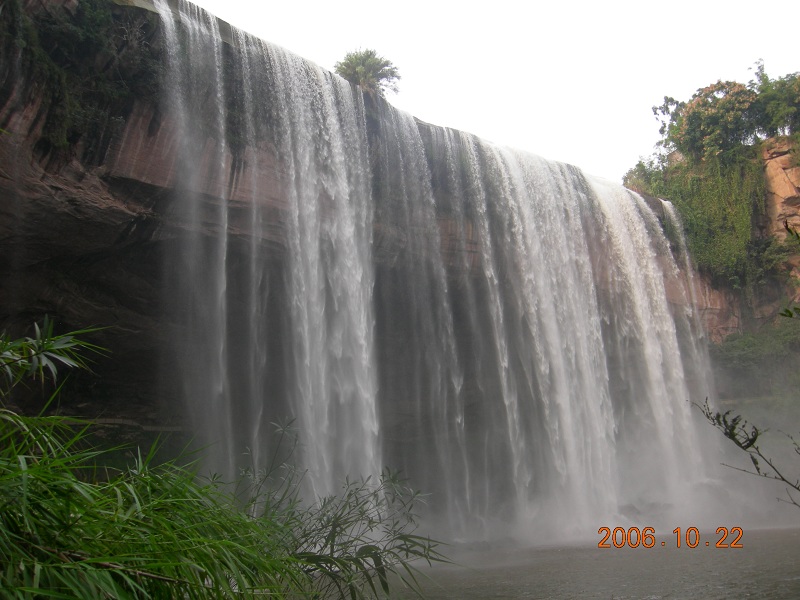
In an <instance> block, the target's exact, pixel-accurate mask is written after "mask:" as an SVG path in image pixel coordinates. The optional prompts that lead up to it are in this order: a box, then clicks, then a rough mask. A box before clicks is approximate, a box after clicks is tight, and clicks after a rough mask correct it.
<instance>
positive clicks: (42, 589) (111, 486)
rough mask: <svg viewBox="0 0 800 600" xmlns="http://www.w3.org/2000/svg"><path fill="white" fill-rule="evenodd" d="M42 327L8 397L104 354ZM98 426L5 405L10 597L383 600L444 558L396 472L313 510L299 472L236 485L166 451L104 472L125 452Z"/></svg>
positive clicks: (2, 567)
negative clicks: (92, 354)
mask: <svg viewBox="0 0 800 600" xmlns="http://www.w3.org/2000/svg"><path fill="white" fill-rule="evenodd" d="M35 329H36V333H35V335H34V337H30V338H23V339H20V340H12V339H9V338H8V337H7V336H5V335H4V336H3V337H2V345H0V349H2V352H0V356H2V363H0V367H1V368H2V371H3V373H4V377H5V383H6V385H5V386H3V387H4V389H5V390H6V391H7V390H8V389H9V388H10V387H12V386H13V385H15V384H16V383H17V382H19V381H20V380H21V379H22V378H24V377H35V378H37V379H38V378H42V377H44V376H45V374H46V373H50V374H51V375H53V376H54V377H55V375H56V374H57V371H58V367H60V366H67V367H78V368H80V367H85V364H86V363H85V361H84V360H83V359H82V358H81V356H80V352H79V351H80V350H81V349H90V350H96V349H97V348H96V347H95V346H93V345H91V344H89V343H87V342H85V341H82V340H80V339H79V338H78V337H76V336H77V335H79V334H82V333H85V332H88V331H90V330H83V331H81V332H73V333H71V334H67V335H63V336H56V335H53V331H52V324H51V323H49V322H46V323H45V325H44V326H43V327H38V326H37V327H36V328H35ZM76 427H77V428H76ZM89 427H90V426H89V424H88V423H85V424H80V423H79V422H77V421H76V420H75V419H66V418H63V417H56V416H49V417H48V416H37V417H26V416H21V415H19V414H17V413H14V412H12V411H10V410H7V409H5V408H0V571H1V572H0V578H2V581H3V594H4V595H3V597H5V598H19V599H33V598H45V597H49V598H82V599H83V598H86V599H94V598H97V599H108V598H115V599H138V598H141V599H145V598H147V599H150V598H164V599H168V598H170V599H171V598H191V599H194V598H215V599H217V598H254V597H261V596H269V597H274V598H299V597H309V598H319V599H322V598H351V599H359V598H373V597H374V598H377V597H379V596H381V595H384V594H385V595H388V594H389V592H390V583H391V582H392V581H393V579H391V578H390V577H391V576H392V575H396V576H398V577H399V579H400V580H401V581H404V582H405V583H406V584H407V585H409V586H410V587H412V588H413V589H415V590H418V586H417V585H416V580H415V578H414V569H413V565H412V563H413V562H414V561H417V560H423V561H426V562H428V563H430V562H431V561H441V560H444V558H443V557H442V555H441V554H439V552H438V551H437V550H436V547H437V544H436V542H434V541H432V540H430V539H429V538H426V537H422V536H419V535H416V534H415V533H414V530H415V529H416V522H415V516H414V508H415V505H416V503H418V502H419V501H420V498H419V494H417V493H415V492H413V491H412V490H411V489H410V488H408V487H406V486H405V485H404V483H403V482H402V481H400V480H399V479H398V477H397V476H396V475H394V474H391V473H389V472H387V473H384V474H383V475H382V476H381V478H380V479H379V480H378V481H370V480H366V481H359V482H355V483H354V482H345V484H344V486H343V490H342V493H341V494H340V495H338V496H335V497H329V498H324V499H321V500H320V501H319V502H318V503H316V504H310V505H309V504H306V503H304V502H302V500H301V498H300V496H299V489H300V486H299V483H300V479H301V478H300V477H298V476H297V474H296V473H295V472H294V471H293V470H292V469H290V468H289V467H287V466H282V467H280V468H277V469H271V470H269V471H268V472H265V473H259V474H253V473H249V474H248V475H249V478H247V479H244V480H243V481H242V482H240V484H239V486H238V487H236V488H234V490H233V491H231V487H230V486H223V485H221V484H219V483H218V482H217V481H215V480H212V481H202V480H200V479H199V478H198V477H197V475H196V473H195V471H194V469H193V468H192V465H189V466H188V467H187V466H182V465H181V464H180V463H179V460H170V461H166V462H163V463H160V464H156V462H155V460H154V457H155V455H156V448H153V449H151V451H150V453H149V454H147V455H146V456H142V455H141V453H137V454H138V458H137V459H136V460H135V461H134V462H133V464H131V465H130V466H128V467H126V468H123V469H121V470H115V469H112V468H109V467H104V466H103V465H105V464H109V463H110V462H113V460H114V458H113V456H111V455H112V454H114V452H113V451H109V450H97V449H93V448H92V447H91V446H90V445H89ZM116 450H118V449H116Z"/></svg>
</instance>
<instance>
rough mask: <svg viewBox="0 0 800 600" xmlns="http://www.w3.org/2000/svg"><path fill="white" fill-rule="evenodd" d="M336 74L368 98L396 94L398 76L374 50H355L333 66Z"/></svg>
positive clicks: (393, 67) (387, 61)
mask: <svg viewBox="0 0 800 600" xmlns="http://www.w3.org/2000/svg"><path fill="white" fill-rule="evenodd" d="M334 69H335V71H336V74H337V75H339V76H341V77H343V78H345V79H346V80H347V81H349V82H350V83H352V84H355V85H357V86H358V87H360V88H361V90H362V91H364V92H365V93H367V94H369V95H370V96H373V97H375V96H379V97H381V98H382V97H384V95H385V93H386V91H387V90H388V91H392V92H395V93H397V81H398V80H399V79H400V74H399V72H398V70H397V67H395V66H394V65H393V64H392V62H391V61H389V60H387V59H385V58H383V57H382V56H379V55H378V53H377V52H376V51H375V50H371V49H366V50H355V51H354V52H348V53H347V54H346V55H345V57H344V58H343V59H342V60H341V61H340V62H337V63H336V65H334Z"/></svg>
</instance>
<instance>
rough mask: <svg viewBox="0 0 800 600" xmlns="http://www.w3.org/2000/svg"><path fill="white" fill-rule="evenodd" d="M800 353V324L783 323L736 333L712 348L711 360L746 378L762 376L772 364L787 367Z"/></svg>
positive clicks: (781, 367) (794, 322) (782, 367)
mask: <svg viewBox="0 0 800 600" xmlns="http://www.w3.org/2000/svg"><path fill="white" fill-rule="evenodd" d="M798 352H800V321H783V320H781V321H780V322H779V323H777V324H776V325H775V326H770V327H766V328H764V329H762V330H760V331H758V332H755V333H741V334H733V335H730V336H728V337H727V338H725V341H723V342H722V343H720V344H718V345H715V346H712V347H711V355H712V359H713V360H714V361H715V362H716V363H718V364H719V365H720V366H722V367H724V368H726V369H729V370H731V371H735V372H738V373H739V374H740V375H741V376H743V377H753V376H755V375H758V374H760V373H761V374H763V373H764V371H765V370H766V369H769V367H770V365H774V366H775V367H776V369H777V370H781V369H784V368H785V367H786V363H785V361H786V360H787V357H789V356H791V355H794V354H796V353H798Z"/></svg>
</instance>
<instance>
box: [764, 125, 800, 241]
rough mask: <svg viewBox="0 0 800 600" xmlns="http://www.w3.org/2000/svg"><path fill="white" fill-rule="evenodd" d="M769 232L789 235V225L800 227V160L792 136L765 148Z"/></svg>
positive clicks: (783, 237)
mask: <svg viewBox="0 0 800 600" xmlns="http://www.w3.org/2000/svg"><path fill="white" fill-rule="evenodd" d="M763 159H764V173H765V176H766V187H767V197H766V209H767V218H768V225H767V227H768V230H767V233H768V235H774V236H775V237H776V238H778V239H779V240H781V241H783V240H785V239H786V235H787V231H786V226H787V225H788V226H789V227H791V228H792V229H795V230H798V231H800V160H799V159H798V156H797V154H796V151H795V150H794V148H793V147H792V145H791V143H790V142H789V140H788V139H785V138H784V139H776V140H772V141H770V142H768V143H767V144H766V145H765V146H764V150H763Z"/></svg>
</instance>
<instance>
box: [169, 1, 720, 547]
mask: <svg viewBox="0 0 800 600" xmlns="http://www.w3.org/2000/svg"><path fill="white" fill-rule="evenodd" d="M155 4H156V6H157V8H158V10H159V13H160V15H161V20H162V28H163V31H164V36H165V38H164V43H165V45H166V48H167V49H168V56H169V63H168V68H167V73H166V76H165V83H166V84H167V85H166V89H167V91H168V96H169V97H168V98H167V99H165V102H164V110H165V113H166V114H167V115H168V117H169V118H171V119H174V121H175V122H176V124H177V125H176V126H177V128H178V130H179V132H180V133H179V136H178V143H176V147H175V156H176V162H175V182H174V185H175V189H176V190H177V191H176V193H175V194H174V198H173V200H172V205H171V210H172V212H173V216H174V218H175V219H176V220H177V221H178V222H180V223H181V224H182V228H181V229H180V231H179V232H178V234H177V237H176V242H175V244H174V249H173V252H172V254H171V256H170V258H169V259H168V261H167V264H166V265H165V281H166V282H167V283H166V286H165V290H164V298H165V307H166V309H167V310H169V311H171V312H173V313H174V314H176V315H179V317H180V319H181V322H182V324H183V326H184V328H185V330H186V331H187V335H186V337H185V338H182V339H180V343H179V344H177V345H176V347H175V348H172V349H170V351H171V352H177V353H178V354H179V356H180V357H181V364H182V371H181V373H180V374H179V376H180V378H181V381H182V384H183V394H184V396H185V398H186V406H187V414H188V415H189V417H190V420H191V422H192V426H193V428H194V430H195V431H196V432H197V434H198V435H199V436H200V438H201V440H202V442H203V443H204V444H208V445H210V453H211V454H212V456H213V458H212V459H211V460H210V462H209V465H208V468H209V469H210V470H212V471H216V472H219V473H221V474H222V475H223V476H224V477H226V478H232V477H236V476H237V474H238V473H239V470H240V469H241V468H253V469H255V470H256V471H258V470H262V469H265V468H267V467H268V465H269V464H271V457H272V456H273V453H274V452H275V443H276V439H277V436H276V435H275V432H274V429H275V428H274V426H273V423H275V422H281V423H285V422H287V421H289V420H293V426H294V427H295V428H296V430H297V434H298V436H299V447H298V450H297V452H296V453H295V456H294V459H295V460H296V461H297V463H298V466H299V467H300V468H301V469H305V470H307V475H306V478H305V481H306V483H307V487H308V493H309V494H314V495H327V494H331V493H335V492H336V491H337V490H338V489H339V486H340V482H342V481H343V480H344V478H345V477H348V476H349V477H351V478H353V477H359V476H365V477H366V476H373V477H374V476H376V475H377V474H379V473H380V471H381V469H382V468H383V467H384V466H388V467H390V468H392V469H400V470H401V472H402V473H403V475H405V476H406V477H408V478H409V480H410V482H411V484H412V485H413V486H414V487H416V488H419V489H421V490H423V491H424V492H426V493H428V494H430V496H429V506H428V508H427V510H428V511H429V516H433V517H435V522H436V523H438V528H439V530H440V531H442V532H444V534H445V535H447V536H448V537H453V538H456V539H474V538H485V537H495V538H496V537H504V536H517V537H519V536H522V537H525V536H528V535H534V534H535V535H540V536H544V535H548V534H549V535H550V536H552V537H569V536H579V535H584V536H585V535H593V534H594V531H596V530H597V528H598V527H599V526H600V525H613V524H614V523H615V522H632V523H636V524H638V525H640V526H644V525H656V524H657V523H664V524H665V526H669V525H670V524H671V526H673V527H674V525H675V523H678V522H679V521H678V520H679V519H684V521H683V522H685V519H692V518H699V515H701V514H705V515H711V516H712V517H713V514H714V506H713V505H709V498H713V497H715V496H714V495H713V494H714V493H715V492H714V488H715V485H716V484H714V483H713V481H712V480H713V479H714V478H715V475H714V474H713V472H714V471H715V470H716V469H717V465H716V462H715V460H714V459H711V460H709V458H708V457H709V456H711V455H714V453H715V452H716V450H715V449H714V448H716V444H715V443H713V441H710V438H713V437H714V436H713V433H714V432H713V431H706V430H705V429H703V428H704V427H707V426H706V425H705V424H702V423H698V418H699V416H700V415H699V413H698V412H697V411H696V410H694V409H693V408H692V407H691V402H692V401H702V399H703V398H705V397H706V396H709V395H713V385H712V382H711V380H710V378H709V376H708V367H707V364H708V361H707V357H706V355H705V350H704V348H705V342H704V340H703V339H702V335H703V334H702V330H701V327H700V325H699V322H698V319H697V316H696V314H695V312H694V309H693V298H692V291H691V276H690V275H687V273H688V270H687V266H688V265H689V262H688V260H687V257H686V255H685V246H684V245H683V242H682V240H681V239H680V237H679V236H678V235H677V234H675V235H672V236H671V238H672V239H667V237H666V236H665V234H664V231H665V223H667V224H670V225H669V226H668V227H667V229H668V230H670V231H672V232H676V231H680V227H679V226H676V224H675V219H676V217H675V214H674V211H673V210H672V208H671V207H670V206H669V205H668V204H665V203H661V202H658V201H652V200H650V201H645V199H643V198H642V197H640V196H638V195H637V194H634V193H633V192H630V191H628V190H625V189H623V188H622V187H619V186H616V185H612V184H610V183H607V182H604V181H601V180H595V179H591V178H588V177H586V176H585V175H584V174H583V173H581V171H580V170H579V169H577V168H576V167H572V166H569V165H565V164H561V163H554V162H549V161H546V160H544V159H542V158H539V157H537V156H533V155H530V154H526V153H524V152H520V151H516V150H511V149H507V148H500V147H497V146H494V145H492V144H490V143H488V142H485V141H483V140H480V139H478V138H476V137H474V136H471V135H469V134H466V133H463V132H459V131H455V130H451V129H444V128H440V127H436V126H433V125H429V124H426V123H422V122H419V121H417V120H415V119H414V118H413V117H412V116H411V115H408V114H405V113H403V112H401V111H398V110H396V109H394V108H393V107H391V106H390V105H389V104H387V103H385V102H384V101H382V100H375V99H371V98H369V97H366V98H365V97H363V96H362V94H361V93H360V92H359V91H357V90H356V89H354V88H352V87H351V86H350V85H349V84H348V83H346V82H345V81H344V80H342V79H340V78H338V77H337V76H335V75H333V74H331V73H329V72H327V71H324V70H322V69H320V68H319V67H317V66H316V65H314V64H312V63H309V62H307V61H304V60H303V59H301V58H299V57H297V56H294V55H292V54H291V53H289V52H287V51H285V50H283V49H281V48H279V47H276V46H273V45H271V44H269V43H268V42H265V41H262V40H259V39H256V38H254V37H251V36H250V35H248V34H246V33H244V32H241V31H238V30H235V29H233V30H232V31H231V37H230V39H229V40H227V41H226V42H223V41H222V36H221V35H220V31H219V25H218V22H217V21H216V19H215V18H213V17H212V16H211V15H209V14H208V13H206V12H205V11H203V10H202V9H199V8H197V7H195V6H193V5H191V4H189V3H188V2H184V1H183V0H180V1H179V2H175V3H173V5H174V6H176V7H178V9H177V10H175V11H173V9H172V8H170V5H169V4H168V3H167V2H166V0H155ZM676 257H677V258H676ZM676 261H678V262H676ZM679 263H680V267H681V268H679ZM644 521H647V522H646V523H645V522H644ZM691 524H696V523H694V522H693V523H691ZM670 528H671V527H670Z"/></svg>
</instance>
